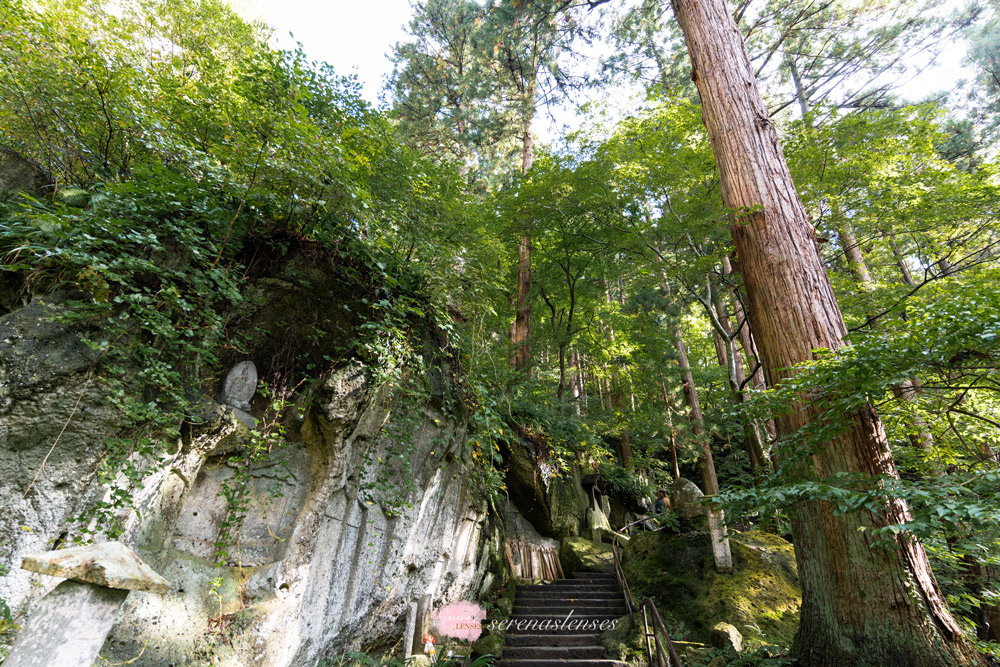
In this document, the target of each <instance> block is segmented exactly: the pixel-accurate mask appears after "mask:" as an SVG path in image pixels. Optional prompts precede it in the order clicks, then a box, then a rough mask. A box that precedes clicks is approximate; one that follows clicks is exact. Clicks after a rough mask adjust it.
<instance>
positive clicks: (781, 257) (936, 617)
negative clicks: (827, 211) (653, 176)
mask: <svg viewBox="0 0 1000 667" xmlns="http://www.w3.org/2000/svg"><path fill="white" fill-rule="evenodd" d="M671 2H672V5H673V7H674V11H675V14H676V15H677V19H678V21H679V23H680V26H681V30H682V31H683V32H684V37H685V41H686V42H687V47H688V52H689V54H690V56H691V61H692V65H693V70H694V71H693V74H692V79H693V80H694V82H695V85H696V86H697V87H698V91H699V93H700V95H701V101H702V119H703V121H704V123H705V126H706V127H707V129H708V136H709V139H710V141H711V144H712V150H713V153H714V154H715V159H716V164H717V165H718V170H719V175H720V177H721V184H722V188H721V193H722V198H723V202H724V203H725V205H726V206H727V207H729V208H730V209H732V210H734V211H737V213H734V214H733V216H732V224H731V231H732V235H733V241H734V244H735V247H736V253H737V257H738V262H739V269H740V271H741V273H742V274H743V279H744V282H745V284H746V291H747V310H748V316H749V318H750V321H751V323H752V324H753V331H754V335H755V337H756V341H757V344H758V346H759V347H760V353H761V355H762V360H763V363H764V368H765V375H766V377H767V381H768V385H769V386H772V387H773V386H775V385H776V383H777V382H778V381H780V380H782V379H783V378H784V377H787V376H788V375H789V374H790V373H791V372H792V371H790V370H789V369H790V368H792V367H793V366H795V365H796V364H798V363H801V362H803V361H808V360H811V359H812V358H813V350H815V349H817V348H828V349H831V350H837V349H839V348H841V347H842V346H843V344H844V335H845V334H846V329H845V327H844V322H843V317H842V316H841V313H840V308H839V306H838V305H837V301H836V299H835V298H834V294H833V290H832V289H831V287H830V282H829V279H828V277H827V275H826V272H825V270H824V268H823V264H822V262H821V261H820V257H819V252H818V250H817V248H816V241H815V235H814V231H813V228H812V225H811V224H810V223H809V220H808V218H807V216H806V212H805V210H804V208H803V206H802V203H801V201H800V200H799V197H798V194H797V193H796V192H795V188H794V185H793V183H792V178H791V174H790V173H789V171H788V166H787V165H786V163H785V159H784V156H783V154H782V152H781V148H780V145H779V143H778V134H777V131H776V130H775V127H774V125H773V123H772V122H771V120H770V118H769V116H768V113H767V108H766V107H765V106H764V102H763V100H762V99H761V96H760V93H759V92H758V90H757V85H756V81H755V79H754V73H753V70H752V68H751V66H750V63H749V60H748V58H747V54H746V49H745V48H744V45H743V42H742V39H741V37H740V33H739V30H738V28H737V26H736V24H735V22H734V21H733V19H732V17H731V16H730V15H729V13H728V11H727V9H726V4H725V2H724V0H671ZM823 418H828V416H826V415H823V413H822V401H818V402H815V403H811V402H804V403H802V404H799V405H796V406H794V408H793V409H792V410H790V411H788V412H785V413H783V414H782V415H780V416H779V418H778V422H777V425H778V432H779V435H780V436H782V437H789V436H792V435H793V434H795V433H796V432H798V431H799V429H800V428H802V427H804V426H806V425H807V424H809V423H811V422H814V421H816V420H820V419H823ZM847 419H848V424H847V429H846V430H845V431H844V432H843V433H842V435H840V436H838V437H836V438H833V439H831V440H829V441H827V442H825V443H823V445H822V446H821V447H817V448H815V449H814V450H813V452H812V454H811V457H809V458H808V459H805V460H803V461H802V463H800V464H799V466H798V467H799V469H800V470H799V472H801V473H803V474H804V475H806V476H808V477H811V478H826V477H828V476H832V475H836V474H838V473H842V472H843V473H853V474H861V475H865V476H870V477H874V476H882V475H888V476H895V474H896V471H895V466H894V464H893V461H892V454H891V452H890V451H889V448H888V444H887V442H886V437H885V432H884V430H883V428H882V424H881V422H880V420H879V418H878V415H877V414H876V413H875V411H874V410H873V409H872V408H871V407H867V408H865V409H862V410H859V411H858V412H856V413H855V414H853V415H848V416H847ZM835 509H836V508H835V506H834V505H833V504H831V503H828V502H820V501H801V502H799V503H797V504H796V505H795V506H794V507H793V508H792V513H791V515H792V534H793V537H794V543H795V555H796V560H797V562H798V569H799V577H800V578H801V582H802V612H801V623H800V626H799V630H798V633H797V634H796V637H795V643H794V645H793V649H792V651H793V654H794V655H795V656H797V657H798V658H799V659H800V660H801V661H802V662H803V663H804V664H805V665H810V666H826V665H831V666H833V665H836V666H838V667H842V666H844V665H913V666H915V667H916V666H920V667H922V666H931V665H934V666H936V665H942V666H943V665H955V664H975V660H976V658H975V653H974V651H973V650H972V648H971V647H970V645H969V644H968V643H967V642H966V640H965V638H964V637H963V635H962V631H961V628H960V627H959V626H958V624H957V623H956V622H955V619H954V618H953V617H952V615H951V613H950V611H949V610H948V607H947V605H946V604H945V602H944V600H943V599H942V596H941V593H940V591H939V590H938V587H937V583H936V582H935V581H934V578H933V575H932V574H931V571H930V565H929V564H928V562H927V556H926V554H925V553H924V549H923V547H922V545H921V544H920V543H919V542H918V541H917V540H916V539H915V538H913V537H912V536H911V535H906V534H899V535H897V539H896V542H897V544H896V546H897V547H898V548H897V549H882V548H878V547H876V546H875V545H874V544H873V542H874V541H873V539H872V531H873V530H874V529H877V528H882V527H885V526H888V525H893V524H899V523H904V522H906V521H907V520H908V519H909V511H908V509H907V507H906V504H905V503H904V502H903V501H901V500H892V501H889V502H887V503H886V504H885V505H884V506H883V507H882V508H881V509H880V510H879V511H877V512H869V511H866V510H862V511H858V512H854V513H850V514H846V515H845V514H838V513H837V512H836V511H835Z"/></svg>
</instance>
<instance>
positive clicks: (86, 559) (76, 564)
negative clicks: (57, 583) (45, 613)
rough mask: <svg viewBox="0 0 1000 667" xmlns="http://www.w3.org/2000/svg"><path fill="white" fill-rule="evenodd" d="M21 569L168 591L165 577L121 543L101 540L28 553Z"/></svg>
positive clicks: (100, 583)
mask: <svg viewBox="0 0 1000 667" xmlns="http://www.w3.org/2000/svg"><path fill="white" fill-rule="evenodd" d="M21 568H22V569H24V570H28V571H30V572H39V573H41V574H50V575H52V576H53V577H64V578H66V579H71V580H73V581H79V582H82V583H86V584H97V585H98V586H103V587H105V588H116V589H120V590H126V591H146V592H148V593H166V592H167V591H168V590H170V583H169V582H168V581H167V580H166V579H164V578H163V577H161V576H160V575H158V574H157V573H156V572H154V571H153V568H151V567H149V566H148V565H146V564H145V563H143V562H142V560H140V559H139V557H138V556H136V555H135V553H134V552H133V551H132V550H131V549H129V548H128V547H127V546H125V545H124V544H122V543H121V542H102V543H101V544H88V545H87V546H83V547H72V548H70V549H59V550H57V551H47V552H45V553H43V554H31V555H29V556H25V557H24V558H23V559H22V560H21Z"/></svg>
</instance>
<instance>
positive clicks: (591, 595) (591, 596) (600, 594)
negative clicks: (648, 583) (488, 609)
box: [515, 590, 622, 602]
mask: <svg viewBox="0 0 1000 667" xmlns="http://www.w3.org/2000/svg"><path fill="white" fill-rule="evenodd" d="M621 597H622V595H621V592H619V591H617V590H614V591H521V590H519V591H518V592H517V597H516V598H515V600H517V601H518V602H520V601H522V600H609V599H615V600H617V599H620V598H621Z"/></svg>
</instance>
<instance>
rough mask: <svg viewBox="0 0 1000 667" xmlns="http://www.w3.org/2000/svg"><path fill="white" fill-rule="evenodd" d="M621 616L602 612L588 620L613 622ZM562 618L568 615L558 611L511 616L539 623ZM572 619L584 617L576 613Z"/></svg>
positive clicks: (512, 618)
mask: <svg viewBox="0 0 1000 667" xmlns="http://www.w3.org/2000/svg"><path fill="white" fill-rule="evenodd" d="M567 613H568V610H567ZM621 616H622V615H621V614H616V613H613V612H607V611H601V612H597V613H593V614H587V616H586V618H587V619H596V620H611V619H615V618H621ZM562 618H566V614H564V613H560V612H558V611H549V610H547V609H541V610H534V611H530V612H521V613H518V614H511V615H510V620H512V621H525V620H531V619H538V620H539V621H548V620H551V621H555V620H559V619H562ZM571 618H584V617H583V616H582V615H579V614H577V613H576V612H574V613H573V615H572V617H571Z"/></svg>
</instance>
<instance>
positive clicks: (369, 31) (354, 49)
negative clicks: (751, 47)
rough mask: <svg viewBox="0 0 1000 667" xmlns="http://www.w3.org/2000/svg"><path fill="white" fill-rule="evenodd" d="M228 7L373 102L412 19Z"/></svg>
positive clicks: (954, 54) (301, 6)
mask: <svg viewBox="0 0 1000 667" xmlns="http://www.w3.org/2000/svg"><path fill="white" fill-rule="evenodd" d="M233 4H234V6H236V7H237V8H238V9H245V11H246V12H247V14H249V15H251V16H260V17H262V18H263V19H264V21H265V22H267V23H268V24H269V25H271V26H272V27H273V28H274V29H275V38H276V40H277V44H278V45H279V46H282V47H285V48H289V47H292V46H293V45H294V44H295V42H301V43H302V45H303V47H304V48H305V51H306V53H307V54H308V55H309V57H311V58H314V59H317V60H324V61H326V62H328V63H330V64H331V65H333V66H334V67H335V68H336V70H337V71H338V72H340V73H343V74H349V73H352V72H354V73H356V74H357V75H358V78H359V79H360V80H361V82H362V84H363V85H364V95H365V97H366V98H367V99H369V100H371V101H373V102H375V101H378V98H379V94H380V92H381V89H382V85H383V83H384V80H385V76H386V75H388V74H389V73H390V72H391V71H392V64H391V63H390V62H389V59H388V57H387V54H388V53H389V52H390V50H391V47H392V45H393V44H395V43H396V42H397V41H400V40H402V39H404V38H405V37H406V33H405V26H406V24H407V23H408V22H409V21H410V17H411V16H412V8H411V7H410V0H368V1H367V2H353V1H348V0H233ZM955 4H956V7H957V6H958V3H955ZM289 33H291V34H292V35H293V36H290V35H289ZM964 57H965V46H964V44H961V43H955V45H954V48H953V49H951V50H949V51H947V52H945V53H942V54H941V56H940V57H939V59H938V62H937V65H936V66H935V67H934V68H932V69H930V70H927V71H925V72H923V73H922V74H921V75H919V76H917V77H916V78H915V79H914V80H912V81H909V82H907V83H905V84H904V85H903V86H902V87H901V88H900V92H901V93H902V94H904V95H906V96H909V97H913V98H922V97H923V96H925V95H927V94H928V93H931V92H935V91H939V90H950V89H951V88H953V87H954V84H955V81H956V80H957V79H958V78H960V77H965V78H969V77H971V76H972V75H971V73H970V72H969V70H968V69H967V68H963V67H962V60H963V59H964ZM542 124H543V125H544V123H542ZM537 129H538V130H540V131H542V132H544V130H545V128H544V127H539V128H537Z"/></svg>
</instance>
